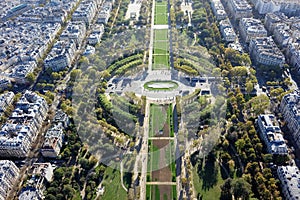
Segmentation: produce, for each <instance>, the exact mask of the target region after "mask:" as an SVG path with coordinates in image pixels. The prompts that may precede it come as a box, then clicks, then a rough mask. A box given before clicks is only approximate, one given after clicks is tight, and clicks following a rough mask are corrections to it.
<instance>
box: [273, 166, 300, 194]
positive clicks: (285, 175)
mask: <svg viewBox="0 0 300 200" xmlns="http://www.w3.org/2000/svg"><path fill="white" fill-rule="evenodd" d="M277 174H278V178H279V180H280V182H281V188H282V194H283V196H284V197H285V199H288V200H296V199H300V172H299V169H298V167H296V166H279V167H278V168H277Z"/></svg>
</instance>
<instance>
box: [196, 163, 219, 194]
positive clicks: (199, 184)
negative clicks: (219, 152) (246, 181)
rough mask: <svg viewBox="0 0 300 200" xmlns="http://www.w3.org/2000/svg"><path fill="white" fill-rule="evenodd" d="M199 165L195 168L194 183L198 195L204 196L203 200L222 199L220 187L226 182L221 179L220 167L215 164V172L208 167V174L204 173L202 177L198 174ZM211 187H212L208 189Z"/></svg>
mask: <svg viewBox="0 0 300 200" xmlns="http://www.w3.org/2000/svg"><path fill="white" fill-rule="evenodd" d="M197 167H198V164H197V165H196V166H195V167H194V168H193V170H192V173H193V183H194V188H195V191H196V195H197V194H201V195H203V198H202V199H208V200H214V199H220V196H221V189H220V186H221V185H222V184H223V183H224V180H223V179H222V177H221V172H220V166H219V165H218V164H217V163H215V170H216V171H214V172H212V171H210V170H211V169H212V168H214V167H211V166H208V167H207V170H206V173H204V174H203V175H202V176H201V177H200V176H199V174H198V173H197ZM211 183H213V184H211ZM207 185H210V187H207Z"/></svg>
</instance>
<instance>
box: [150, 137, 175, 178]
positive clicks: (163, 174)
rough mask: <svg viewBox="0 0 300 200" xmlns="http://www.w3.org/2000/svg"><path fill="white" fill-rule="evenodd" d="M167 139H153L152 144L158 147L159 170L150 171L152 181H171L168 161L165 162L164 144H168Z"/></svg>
mask: <svg viewBox="0 0 300 200" xmlns="http://www.w3.org/2000/svg"><path fill="white" fill-rule="evenodd" d="M169 143H170V141H169V140H153V145H154V146H156V147H158V148H159V149H160V153H159V170H155V171H153V172H152V176H151V177H152V181H159V182H171V181H172V172H171V169H170V167H169V165H168V164H169V163H167V162H166V149H167V148H166V146H167V145H169Z"/></svg>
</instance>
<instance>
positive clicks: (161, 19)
mask: <svg viewBox="0 0 300 200" xmlns="http://www.w3.org/2000/svg"><path fill="white" fill-rule="evenodd" d="M154 24H155V25H167V24H168V16H167V14H156V15H155V20H154Z"/></svg>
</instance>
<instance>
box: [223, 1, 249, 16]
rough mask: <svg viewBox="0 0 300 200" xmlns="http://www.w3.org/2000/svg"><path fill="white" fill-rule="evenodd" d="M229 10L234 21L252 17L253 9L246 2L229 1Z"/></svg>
mask: <svg viewBox="0 0 300 200" xmlns="http://www.w3.org/2000/svg"><path fill="white" fill-rule="evenodd" d="M228 9H229V11H230V14H231V15H232V17H233V19H234V20H238V19H241V18H245V17H252V7H251V6H250V4H249V3H248V2H247V1H246V0H229V1H228Z"/></svg>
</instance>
